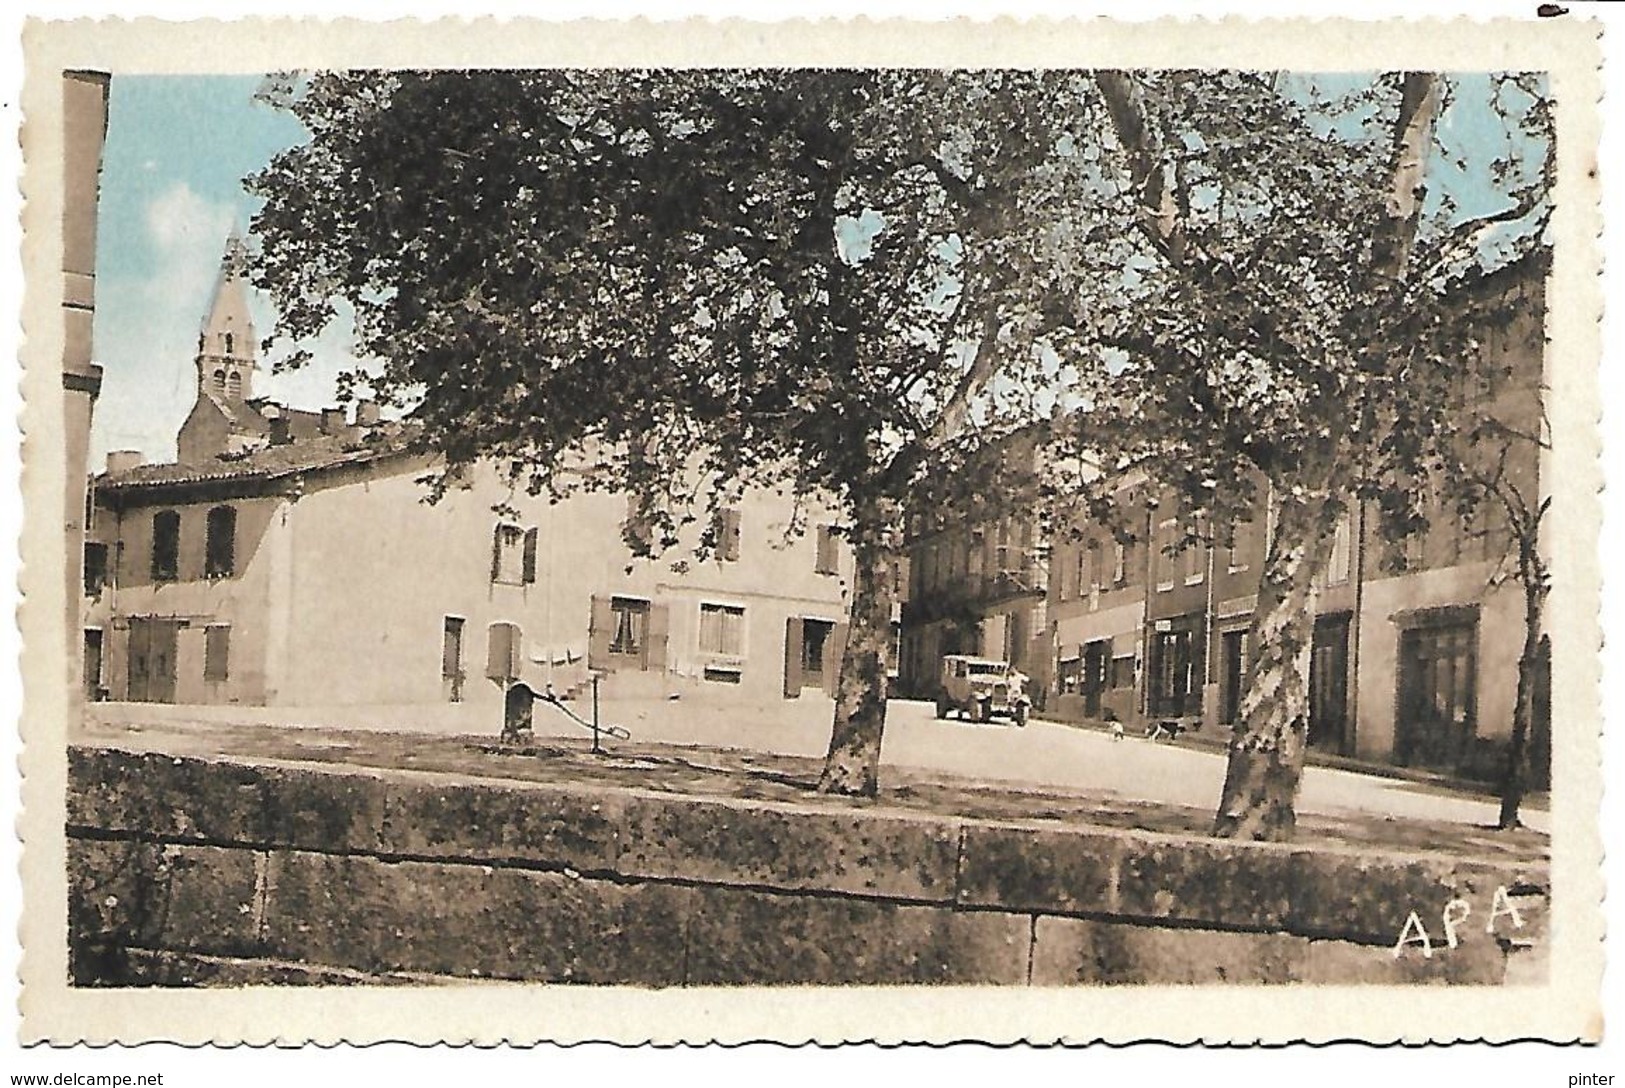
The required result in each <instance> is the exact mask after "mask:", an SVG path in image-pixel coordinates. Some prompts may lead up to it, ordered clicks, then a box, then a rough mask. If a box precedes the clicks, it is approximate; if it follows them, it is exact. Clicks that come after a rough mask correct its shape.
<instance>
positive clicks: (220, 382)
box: [214, 370, 226, 393]
mask: <svg viewBox="0 0 1625 1088" xmlns="http://www.w3.org/2000/svg"><path fill="white" fill-rule="evenodd" d="M214 388H215V392H217V393H224V392H225V391H226V372H225V371H224V370H216V371H215V372H214Z"/></svg>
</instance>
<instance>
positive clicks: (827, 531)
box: [813, 525, 841, 574]
mask: <svg viewBox="0 0 1625 1088" xmlns="http://www.w3.org/2000/svg"><path fill="white" fill-rule="evenodd" d="M840 563H841V552H840V538H839V537H837V536H836V535H835V526H833V525H820V526H819V527H818V557H817V559H816V560H814V562H813V570H814V571H815V572H816V573H818V574H837V573H839V572H840V569H841V567H840Z"/></svg>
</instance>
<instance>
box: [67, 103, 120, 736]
mask: <svg viewBox="0 0 1625 1088" xmlns="http://www.w3.org/2000/svg"><path fill="white" fill-rule="evenodd" d="M108 80H109V77H108V75H107V74H106V73H105V72H83V71H68V72H64V73H63V74H62V127H63V132H62V147H63V164H62V333H63V350H62V397H63V412H62V434H63V441H64V456H65V464H66V472H65V475H64V477H63V479H64V480H65V481H66V494H65V496H64V504H63V514H64V516H63V522H64V528H65V529H66V533H67V541H66V543H67V548H66V551H65V552H64V553H63V554H64V555H65V557H66V560H67V563H66V566H67V581H66V588H67V598H66V600H67V613H66V618H67V628H66V630H67V634H68V639H69V643H70V644H69V646H68V656H67V660H68V668H69V670H70V676H69V680H68V691H69V698H70V706H73V705H74V704H75V703H76V702H77V699H78V696H79V693H80V692H81V691H83V689H84V686H85V685H84V682H83V677H84V676H85V675H86V674H88V673H93V672H98V671H99V670H100V667H101V665H100V656H101V648H100V643H99V640H98V639H87V640H86V641H85V642H84V644H83V652H82V654H81V650H80V647H76V646H74V645H72V642H73V641H74V640H75V635H76V633H77V632H78V631H79V629H80V622H79V621H80V598H79V584H80V582H81V580H82V579H83V577H84V569H83V566H82V563H83V548H84V543H85V535H86V531H87V529H88V522H89V520H90V514H89V511H90V508H91V504H90V501H89V496H88V494H87V493H86V488H85V478H86V473H87V470H88V463H87V462H88V460H89V455H90V424H91V417H92V415H93V413H94V411H95V407H96V398H97V396H98V395H99V394H100V392H101V385H102V368H101V367H100V366H98V365H97V364H96V363H95V362H94V361H93V350H92V333H93V329H94V325H95V315H96V201H97V196H98V194H99V192H100V185H101V168H102V145H103V144H104V143H105V141H106V138H107V93H108Z"/></svg>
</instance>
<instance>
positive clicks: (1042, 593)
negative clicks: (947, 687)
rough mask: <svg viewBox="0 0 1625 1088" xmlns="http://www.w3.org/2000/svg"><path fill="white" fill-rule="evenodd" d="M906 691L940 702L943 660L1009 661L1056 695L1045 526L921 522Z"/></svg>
mask: <svg viewBox="0 0 1625 1088" xmlns="http://www.w3.org/2000/svg"><path fill="white" fill-rule="evenodd" d="M908 574H909V585H908V593H907V595H906V596H907V601H906V603H905V604H904V605H903V609H902V638H901V641H900V650H899V659H900V660H899V665H898V691H899V693H900V694H902V695H905V696H908V697H910V698H916V699H930V698H934V697H935V694H936V689H937V687H938V685H939V683H940V679H941V673H942V659H943V658H944V657H946V656H948V655H950V654H969V655H973V656H978V657H990V658H998V659H1000V660H1003V661H1008V662H1010V663H1011V664H1012V665H1014V666H1015V667H1016V668H1017V669H1020V670H1021V671H1022V672H1024V673H1026V674H1027V675H1028V677H1029V678H1031V679H1032V681H1033V684H1032V688H1031V690H1032V691H1033V694H1034V696H1035V698H1038V699H1040V700H1042V699H1043V698H1044V697H1045V695H1046V694H1047V692H1048V690H1049V676H1050V661H1051V656H1052V655H1051V653H1050V641H1049V627H1048V620H1047V619H1046V592H1047V585H1048V578H1049V562H1048V547H1047V544H1046V543H1045V541H1044V539H1043V537H1042V534H1041V533H1040V531H1039V526H1038V523H1037V520H1036V519H1034V518H1030V517H1020V516H1002V517H998V518H992V519H988V520H987V521H985V522H984V521H981V520H979V519H963V520H957V519H956V520H950V521H946V522H939V523H932V522H929V521H927V520H926V519H925V518H923V517H920V518H916V519H915V521H914V524H913V526H912V527H911V532H910V533H909V542H908Z"/></svg>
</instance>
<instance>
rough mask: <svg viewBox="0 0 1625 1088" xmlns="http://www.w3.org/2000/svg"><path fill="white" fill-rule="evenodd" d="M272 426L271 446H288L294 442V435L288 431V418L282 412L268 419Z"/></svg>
mask: <svg viewBox="0 0 1625 1088" xmlns="http://www.w3.org/2000/svg"><path fill="white" fill-rule="evenodd" d="M266 422H267V423H269V424H270V425H271V445H273V446H286V445H287V444H288V443H289V442H292V441H293V434H292V433H291V432H290V431H289V430H288V417H287V416H285V415H283V414H282V413H281V412H277V413H276V414H275V415H269V416H267V417H266Z"/></svg>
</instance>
